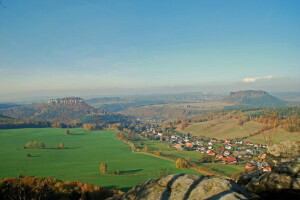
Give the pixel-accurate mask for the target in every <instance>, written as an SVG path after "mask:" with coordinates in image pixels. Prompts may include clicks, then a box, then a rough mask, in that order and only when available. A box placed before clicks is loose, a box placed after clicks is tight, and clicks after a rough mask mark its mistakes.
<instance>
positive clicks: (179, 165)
mask: <svg viewBox="0 0 300 200" xmlns="http://www.w3.org/2000/svg"><path fill="white" fill-rule="evenodd" d="M175 166H176V168H179V169H184V168H187V166H188V163H187V162H186V161H185V160H184V159H182V158H178V159H177V160H176V165H175Z"/></svg>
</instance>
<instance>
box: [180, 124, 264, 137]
mask: <svg viewBox="0 0 300 200" xmlns="http://www.w3.org/2000/svg"><path fill="white" fill-rule="evenodd" d="M236 124H237V120H236V119H216V120H212V121H207V122H198V123H193V124H191V125H189V126H188V127H187V128H186V129H184V130H183V131H181V132H183V133H191V134H192V135H196V136H205V137H210V138H213V137H214V138H217V139H227V138H229V139H233V138H240V137H247V136H249V135H250V133H252V132H254V131H256V130H257V129H258V128H260V127H261V125H260V124H259V123H256V122H247V123H245V124H244V125H243V126H237V125H236Z"/></svg>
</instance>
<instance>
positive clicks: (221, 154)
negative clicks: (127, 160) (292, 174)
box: [140, 127, 271, 174]
mask: <svg viewBox="0 0 300 200" xmlns="http://www.w3.org/2000/svg"><path fill="white" fill-rule="evenodd" d="M140 135H141V136H143V137H145V138H148V139H152V140H159V141H160V142H165V143H168V144H169V146H171V147H172V148H174V149H176V150H181V151H196V152H199V156H201V157H202V158H203V159H202V162H213V163H215V162H218V163H223V164H236V165H243V166H244V168H245V169H246V171H251V173H253V174H254V173H255V174H262V173H264V172H269V171H271V167H270V166H269V164H268V163H267V162H266V161H265V160H266V149H267V145H263V144H259V143H255V144H253V143H251V142H249V141H244V140H241V139H238V138H236V139H226V140H220V139H216V138H209V137H202V138H197V137H195V136H191V135H190V134H189V133H188V134H182V133H179V132H174V133H173V134H171V135H170V134H164V133H163V132H161V131H158V130H157V129H155V128H154V127H151V128H148V129H147V131H144V132H142V133H141V134H140Z"/></svg>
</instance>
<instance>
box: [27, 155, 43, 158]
mask: <svg viewBox="0 0 300 200" xmlns="http://www.w3.org/2000/svg"><path fill="white" fill-rule="evenodd" d="M38 157H41V156H40V155H36V156H34V155H30V156H29V158H38Z"/></svg>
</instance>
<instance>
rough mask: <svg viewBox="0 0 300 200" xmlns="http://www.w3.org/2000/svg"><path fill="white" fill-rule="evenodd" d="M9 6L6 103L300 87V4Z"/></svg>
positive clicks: (75, 1) (0, 94)
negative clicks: (43, 98) (36, 98)
mask: <svg viewBox="0 0 300 200" xmlns="http://www.w3.org/2000/svg"><path fill="white" fill-rule="evenodd" d="M2 3H3V5H4V6H5V7H4V6H0V60H1V62H0V101H1V100H2V101H3V100H8V99H14V98H22V97H33V96H55V95H72V96H74V95H76V96H82V95H99V94H104V95H118V94H149V93H176V92H197V91H201V92H217V93H227V92H229V91H235V90H241V89H259V90H266V91H269V92H282V91H298V92H299V91H300V90H299V85H300V73H299V71H300V70H299V69H300V37H299V35H300V12H299V10H300V1H292V0H287V1H278V0H274V1H261V0H253V1H236V0H227V1H221V0H211V1H188V2H186V1H177V0H166V1H146V0H132V1H96V0H72V1H58V0H53V1H47V0H40V1H34V0H27V1H22V0H15V1H11V0H3V1H2Z"/></svg>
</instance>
